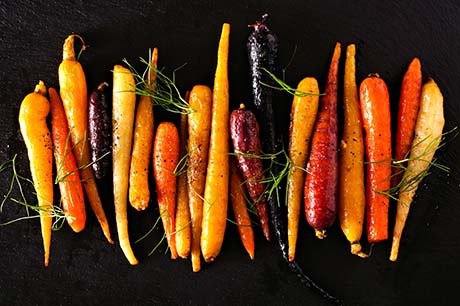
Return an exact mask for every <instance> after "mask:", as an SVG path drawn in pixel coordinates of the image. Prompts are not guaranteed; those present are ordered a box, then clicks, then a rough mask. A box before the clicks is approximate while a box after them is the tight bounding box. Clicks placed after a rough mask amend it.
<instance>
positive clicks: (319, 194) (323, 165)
mask: <svg viewBox="0 0 460 306" xmlns="http://www.w3.org/2000/svg"><path fill="white" fill-rule="evenodd" d="M339 59H340V43H336V45H335V48H334V53H333V55H332V60H331V64H330V68H329V74H328V77H327V83H326V94H325V95H324V96H322V97H321V99H320V105H319V111H318V118H317V121H316V124H315V129H314V132H313V137H312V143H311V152H310V158H309V160H308V164H307V175H306V178H305V191H304V200H305V214H306V217H307V222H308V224H310V226H311V227H313V229H314V230H315V234H316V237H318V238H320V239H322V238H323V237H325V233H326V229H327V228H328V227H330V226H332V224H333V223H334V220H335V216H336V211H337V187H338V153H337V87H338V67H339Z"/></svg>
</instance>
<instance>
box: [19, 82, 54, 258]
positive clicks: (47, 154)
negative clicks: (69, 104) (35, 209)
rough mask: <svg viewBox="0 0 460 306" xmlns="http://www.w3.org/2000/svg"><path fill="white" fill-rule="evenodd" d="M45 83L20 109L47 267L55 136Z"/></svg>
mask: <svg viewBox="0 0 460 306" xmlns="http://www.w3.org/2000/svg"><path fill="white" fill-rule="evenodd" d="M45 96H46V87H45V84H44V83H43V82H42V81H40V82H39V83H38V84H37V86H35V90H34V92H33V93H30V94H28V95H27V96H26V97H25V98H24V100H23V101H22V103H21V107H20V109H19V126H20V129H21V134H22V137H23V139H24V142H25V144H26V148H27V155H28V157H29V164H30V172H31V174H32V181H33V182H34V187H35V191H36V192H37V200H38V206H39V208H40V224H41V231H42V238H43V248H44V253H45V266H48V262H49V256H50V246H51V228H52V223H53V219H52V217H51V210H52V209H53V153H52V143H51V135H50V131H49V129H48V126H47V125H46V117H47V116H48V114H49V111H50V105H49V102H48V99H46V97H45Z"/></svg>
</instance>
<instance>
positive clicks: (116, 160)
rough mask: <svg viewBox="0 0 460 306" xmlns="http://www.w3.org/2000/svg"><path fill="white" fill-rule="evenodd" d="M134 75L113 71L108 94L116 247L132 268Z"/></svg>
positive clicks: (133, 257)
mask: <svg viewBox="0 0 460 306" xmlns="http://www.w3.org/2000/svg"><path fill="white" fill-rule="evenodd" d="M134 84H135V83H134V76H133V74H132V73H131V72H130V71H129V70H128V69H127V68H125V67H123V66H120V65H115V67H114V68H113V94H112V123H113V126H112V129H113V133H112V163H113V200H114V205H115V218H116V223H117V231H118V241H119V243H120V247H121V249H122V251H123V253H124V254H125V256H126V258H127V259H128V261H129V263H130V264H132V265H136V264H138V260H137V259H136V256H134V252H133V250H132V248H131V243H130V242H129V233H128V212H127V209H128V207H127V206H128V202H127V201H128V177H129V163H130V158H131V142H132V137H133V123H134V110H135V107H136V95H135V93H134V89H135V88H134V86H135V85H134Z"/></svg>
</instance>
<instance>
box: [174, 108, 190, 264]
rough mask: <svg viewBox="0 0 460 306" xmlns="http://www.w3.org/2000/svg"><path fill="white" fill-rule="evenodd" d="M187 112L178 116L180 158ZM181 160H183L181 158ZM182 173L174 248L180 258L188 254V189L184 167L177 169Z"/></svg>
mask: <svg viewBox="0 0 460 306" xmlns="http://www.w3.org/2000/svg"><path fill="white" fill-rule="evenodd" d="M187 120H188V118H187V114H181V117H180V129H179V133H180V135H179V138H180V149H179V154H180V159H181V160H182V159H184V158H186V154H187V149H186V147H187ZM182 161H183V160H182ZM178 170H179V171H181V172H182V173H178V175H179V176H178V177H177V209H176V249H177V255H179V256H180V257H182V258H187V257H188V255H189V254H190V241H191V235H192V233H191V229H190V209H189V205H188V190H187V173H186V171H184V169H178Z"/></svg>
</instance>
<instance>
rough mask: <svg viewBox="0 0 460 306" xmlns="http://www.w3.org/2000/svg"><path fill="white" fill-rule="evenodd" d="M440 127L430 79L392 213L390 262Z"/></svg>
mask: <svg viewBox="0 0 460 306" xmlns="http://www.w3.org/2000/svg"><path fill="white" fill-rule="evenodd" d="M443 128H444V107H443V96H442V93H441V91H440V89H439V87H438V85H437V84H436V83H435V82H434V81H433V80H432V79H430V80H428V82H427V83H425V84H424V85H423V88H422V94H421V101H420V110H419V113H418V115H417V121H416V124H415V136H414V140H413V142H412V146H411V149H410V156H409V162H408V164H407V168H406V170H405V171H404V176H403V178H402V186H403V187H402V189H401V190H400V192H399V198H398V204H397V210H396V222H395V227H394V231H393V242H392V247H391V255H390V260H391V261H396V259H397V258H398V250H399V243H400V241H401V235H402V231H403V229H404V225H405V224H406V220H407V217H408V215H409V209H410V206H411V204H412V202H413V199H414V195H415V193H416V191H417V188H418V186H419V184H420V181H421V180H422V178H423V177H424V174H425V173H426V171H427V170H428V168H429V167H430V164H431V161H432V160H433V156H434V153H435V152H436V150H437V148H438V147H439V144H440V142H441V138H442V129H443Z"/></svg>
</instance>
